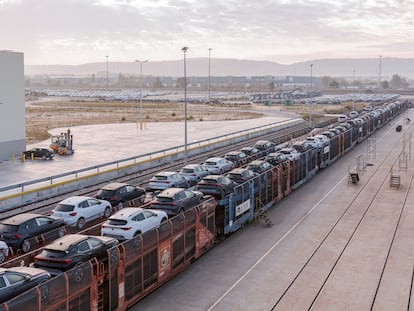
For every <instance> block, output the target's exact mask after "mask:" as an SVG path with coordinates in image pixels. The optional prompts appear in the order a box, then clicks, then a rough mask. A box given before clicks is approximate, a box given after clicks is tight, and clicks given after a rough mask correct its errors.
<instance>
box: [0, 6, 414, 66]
mask: <svg viewBox="0 0 414 311" xmlns="http://www.w3.org/2000/svg"><path fill="white" fill-rule="evenodd" d="M413 15H414V4H413V3H412V2H411V1H404V0H400V1H397V0H395V1H391V0H389V1H386V0H380V1H373V0H367V1H359V0H351V1H337V0H329V1H328V0H307V1H305V0H292V1H290V0H289V1H288V0H263V1H261V2H260V4H257V3H254V2H247V1H235V0H226V1H222V0H221V1H219V0H199V1H194V0H177V1H176V0H59V1H56V0H36V1H32V0H7V1H6V0H0V36H1V38H2V43H1V44H2V45H3V46H0V48H4V49H13V50H17V51H21V52H24V53H25V59H26V63H28V64H51V63H62V64H80V63H85V62H98V61H103V60H105V55H109V56H110V59H111V60H114V61H115V60H116V61H131V60H133V59H137V58H142V59H144V58H145V59H153V60H166V59H177V58H180V57H181V56H182V55H181V47H183V46H189V47H190V50H189V52H188V57H207V55H208V48H209V47H212V48H213V52H212V57H221V58H223V57H231V58H248V59H268V60H273V61H276V62H294V61H302V60H306V59H311V58H314V57H316V58H323V57H368V56H376V55H378V54H380V53H382V54H384V55H385V54H391V55H387V56H389V57H393V56H394V57H398V56H399V55H408V51H401V50H400V47H402V46H412V44H411V43H410V42H411V41H412V35H411V30H412V29H413V18H414V16H413Z"/></svg>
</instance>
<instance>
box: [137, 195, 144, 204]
mask: <svg viewBox="0 0 414 311" xmlns="http://www.w3.org/2000/svg"><path fill="white" fill-rule="evenodd" d="M138 202H139V203H141V204H144V202H145V194H142V195H141V196H140V197H139V199H138Z"/></svg>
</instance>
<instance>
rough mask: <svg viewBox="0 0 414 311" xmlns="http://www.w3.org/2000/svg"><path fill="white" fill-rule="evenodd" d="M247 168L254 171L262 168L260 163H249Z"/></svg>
mask: <svg viewBox="0 0 414 311" xmlns="http://www.w3.org/2000/svg"><path fill="white" fill-rule="evenodd" d="M247 168H248V169H249V170H252V171H257V170H259V169H260V165H255V164H252V165H249V166H248V167H247Z"/></svg>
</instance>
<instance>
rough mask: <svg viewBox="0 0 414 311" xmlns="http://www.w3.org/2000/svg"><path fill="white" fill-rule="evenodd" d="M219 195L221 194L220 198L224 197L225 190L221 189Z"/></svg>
mask: <svg viewBox="0 0 414 311" xmlns="http://www.w3.org/2000/svg"><path fill="white" fill-rule="evenodd" d="M220 196H221V198H222V199H224V198H225V197H226V191H224V190H221V192H220Z"/></svg>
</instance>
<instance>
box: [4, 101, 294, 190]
mask: <svg viewBox="0 0 414 311" xmlns="http://www.w3.org/2000/svg"><path fill="white" fill-rule="evenodd" d="M253 110H254V112H258V113H263V117H262V118H256V119H247V120H234V121H203V122H190V121H189V122H187V141H188V143H189V144H190V143H192V142H197V141H199V140H203V139H208V138H211V137H216V136H220V135H224V134H229V133H233V132H237V131H241V130H248V129H251V128H255V127H258V126H263V125H267V124H271V123H275V122H279V121H283V120H288V119H293V118H297V115H296V114H295V113H292V112H283V111H280V109H279V107H260V106H257V107H253ZM70 130H71V133H72V134H73V139H74V149H75V153H74V154H73V155H71V156H58V155H57V156H55V158H54V159H53V160H52V161H43V160H34V161H32V160H28V161H26V162H24V163H22V162H21V161H20V160H19V159H17V157H16V160H15V161H3V162H0V172H1V174H0V187H2V186H8V185H13V184H18V183H22V182H28V181H32V180H36V179H39V178H43V177H49V176H52V175H56V174H60V173H66V172H71V171H74V170H78V169H83V168H86V167H91V166H94V165H97V164H103V163H107V162H111V161H114V160H120V159H125V158H128V157H132V156H138V155H141V154H146V153H149V152H152V151H155V150H163V149H166V148H169V147H174V146H179V145H184V122H154V123H146V124H144V128H143V129H142V130H140V129H139V125H138V124H137V123H120V124H103V125H89V126H75V127H71V128H70ZM66 131H67V128H58V129H53V130H51V131H50V133H51V134H52V135H57V134H60V133H61V132H66ZM49 145H50V140H46V141H43V142H40V143H36V144H31V145H28V146H27V149H30V148H32V147H49ZM18 157H19V158H20V155H19V156H18Z"/></svg>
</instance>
